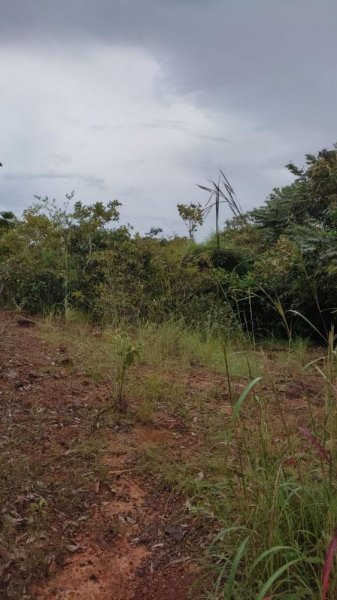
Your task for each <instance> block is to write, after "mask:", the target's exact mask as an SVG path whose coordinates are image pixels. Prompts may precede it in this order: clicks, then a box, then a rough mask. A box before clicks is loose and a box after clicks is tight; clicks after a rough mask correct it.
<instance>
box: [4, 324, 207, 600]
mask: <svg viewBox="0 0 337 600" xmlns="http://www.w3.org/2000/svg"><path fill="white" fill-rule="evenodd" d="M0 327H1V337H0V339H1V344H0V356H1V363H0V364H1V371H0V383H1V394H0V400H1V405H2V409H1V423H0V430H1V439H2V442H1V447H2V448H1V449H2V452H3V456H4V460H5V461H6V462H5V463H4V466H1V468H2V469H5V468H6V465H7V467H8V465H9V467H10V468H9V470H8V469H7V471H6V476H7V482H6V485H4V486H3V489H2V490H1V500H2V513H1V516H2V526H3V534H2V537H1V548H2V550H1V553H0V565H1V566H0V585H1V592H0V596H1V597H2V598H8V599H12V598H15V599H19V598H20V599H21V598H26V599H28V598H31V599H36V600H47V599H48V600H49V599H50V600H70V599H78V600H81V599H82V600H89V599H90V600H112V599H114V600H131V599H134V600H140V599H143V600H145V599H150V598H151V599H156V598H158V600H159V599H161V598H163V597H165V598H168V600H180V599H181V600H183V599H185V598H187V597H188V590H189V588H190V586H191V584H192V583H193V581H194V580H195V579H196V577H197V575H198V568H197V566H196V565H197V563H196V557H197V555H198V548H197V547H196V545H195V531H194V521H193V519H192V518H191V517H190V516H189V515H188V514H187V513H186V507H185V501H184V498H183V497H181V496H179V495H177V494H173V493H172V492H171V491H170V490H165V489H163V488H162V487H161V486H160V485H158V483H157V482H156V480H154V479H150V478H145V477H144V475H143V474H142V473H141V472H139V469H137V458H138V456H139V454H140V453H141V452H142V451H144V450H146V449H148V448H151V447H157V446H159V445H163V444H167V445H168V446H170V445H171V446H176V445H178V446H179V444H182V441H181V439H180V438H181V435H182V434H181V433H180V432H179V431H174V422H173V423H172V420H170V428H168V429H165V428H164V427H162V426H161V427H160V428H158V427H156V426H142V425H136V426H134V427H131V426H130V427H127V428H126V430H123V427H121V428H116V430H115V431H111V430H105V431H104V432H103V431H102V434H100V436H95V438H94V439H93V438H92V436H91V430H90V427H91V424H92V418H91V411H92V410H93V409H94V408H95V406H100V405H101V402H102V398H103V397H104V389H101V388H100V387H99V386H97V385H94V384H93V383H92V382H91V381H90V380H88V378H87V377H86V376H85V374H83V373H81V372H78V371H77V370H76V366H75V362H76V359H75V358H74V357H69V356H68V351H67V348H66V347H64V346H60V347H59V348H52V347H49V345H48V344H47V343H45V342H44V341H43V340H41V338H40V336H39V334H38V331H37V326H35V325H34V324H31V325H30V323H29V322H20V321H18V319H17V318H16V316H15V315H13V314H10V313H1V324H0ZM185 437H186V434H184V439H185Z"/></svg>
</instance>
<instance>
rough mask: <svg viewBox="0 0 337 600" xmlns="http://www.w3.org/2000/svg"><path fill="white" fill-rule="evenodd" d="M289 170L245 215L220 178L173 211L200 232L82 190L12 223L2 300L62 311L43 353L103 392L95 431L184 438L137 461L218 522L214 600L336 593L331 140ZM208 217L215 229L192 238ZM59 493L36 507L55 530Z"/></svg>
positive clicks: (204, 517)
mask: <svg viewBox="0 0 337 600" xmlns="http://www.w3.org/2000/svg"><path fill="white" fill-rule="evenodd" d="M288 169H289V170H290V172H291V173H292V174H293V175H294V182H293V183H292V184H291V185H288V186H286V187H284V188H282V189H274V190H273V192H272V193H271V194H270V196H269V197H268V199H267V201H266V202H265V204H264V205H263V206H262V207H260V208H257V209H255V210H253V211H251V212H249V213H243V212H242V210H241V207H240V205H239V203H238V201H237V199H236V198H235V194H234V190H233V189H232V188H231V186H230V184H229V182H228V180H227V179H226V177H225V176H224V174H223V173H221V176H220V179H219V181H218V183H214V182H213V183H212V184H211V187H205V186H203V189H205V191H207V192H208V193H209V194H210V199H209V200H208V202H206V204H205V206H204V207H202V206H201V205H200V204H198V205H197V204H193V203H192V204H190V205H186V206H185V205H178V211H179V214H180V216H181V217H182V218H183V220H184V221H185V222H186V224H187V226H188V233H189V236H188V238H185V237H178V236H174V237H171V238H166V237H164V236H162V232H161V230H159V229H153V228H152V229H151V230H150V231H149V233H148V234H147V235H145V236H141V235H139V234H133V233H132V231H131V229H130V228H128V227H124V226H120V225H119V223H118V221H119V206H120V204H119V202H118V201H117V200H115V201H112V202H110V203H108V205H107V206H105V205H103V204H102V203H100V202H96V203H95V204H92V205H89V206H85V205H83V204H82V203H81V202H76V203H75V204H74V207H73V208H70V205H71V203H72V200H73V194H70V195H69V196H68V197H67V202H66V205H65V206H64V208H63V209H60V208H58V206H57V205H56V203H55V201H50V200H49V199H48V198H47V197H46V198H37V199H36V200H37V202H36V203H35V204H34V205H33V206H32V207H31V208H29V209H27V210H26V211H25V212H24V214H23V216H22V217H21V218H17V217H15V216H14V215H13V214H12V213H8V212H6V213H2V214H1V215H0V258H1V265H0V269H1V270H0V290H1V295H0V300H1V302H2V306H3V307H11V308H15V309H17V310H24V311H26V312H28V313H30V314H39V315H44V316H45V317H49V318H51V319H53V318H57V319H60V317H61V323H62V326H60V325H55V320H52V321H51V322H52V323H53V328H52V329H48V332H49V333H48V335H47V334H46V332H45V333H44V335H45V336H47V337H48V342H49V343H55V344H57V345H58V346H59V345H60V344H62V343H64V342H66V344H67V346H69V347H71V349H72V350H71V354H72V355H73V356H76V365H77V367H78V368H79V369H81V373H85V376H86V377H89V378H90V379H91V381H92V382H93V384H94V385H97V386H98V387H100V386H103V387H104V389H106V390H107V394H106V397H105V402H104V403H103V406H102V405H100V406H96V405H95V404H93V405H92V406H91V407H90V411H89V412H90V414H87V413H86V414H85V416H84V417H83V418H85V419H86V421H85V423H86V425H85V427H86V430H87V435H92V436H99V435H102V431H103V435H105V433H104V428H106V427H108V428H109V427H111V424H112V423H113V425H114V426H117V427H119V426H120V424H121V422H123V423H124V425H125V423H126V422H127V424H128V426H131V424H132V423H134V422H135V421H139V422H141V423H147V424H148V423H154V422H155V421H156V419H158V418H159V417H158V415H163V414H165V415H166V416H167V415H169V417H170V418H172V419H173V418H174V419H175V422H178V421H179V423H180V425H181V427H183V428H184V431H186V432H188V434H187V437H188V436H190V439H191V440H192V441H191V443H190V449H191V451H190V452H186V453H185V454H184V452H183V453H182V454H180V455H179V456H177V454H176V449H172V448H171V449H168V448H167V447H166V446H163V447H162V448H160V447H156V448H155V449H153V448H152V449H149V450H147V451H146V452H145V453H144V452H142V453H140V455H139V456H138V467H139V469H140V470H146V471H147V472H150V473H151V474H152V475H153V476H154V477H156V478H157V479H158V481H159V482H160V484H161V485H164V486H166V487H167V486H169V487H174V488H178V489H179V490H182V491H183V492H184V494H185V497H186V498H187V506H188V509H189V512H190V513H191V514H193V515H196V516H197V517H198V518H200V520H201V521H202V522H203V523H204V524H206V525H205V527H206V528H207V527H208V528H209V531H210V532H211V538H212V540H211V539H209V540H208V549H207V554H206V559H205V562H206V563H207V566H208V569H207V573H208V578H207V579H206V580H205V588H206V589H207V591H206V592H205V594H204V597H208V598H212V599H214V600H215V599H219V598H223V599H224V600H234V599H235V600H251V599H252V598H254V600H271V599H273V600H276V599H277V598H282V599H288V600H291V599H294V600H295V599H297V600H300V599H306V600H318V599H322V600H327V599H328V598H331V599H332V598H334V597H336V593H337V575H336V573H335V572H334V568H333V566H334V555H335V553H336V550H337V538H336V530H337V529H336V528H337V501H336V485H337V479H336V474H337V471H336V459H337V442H336V440H337V410H336V406H337V405H336V385H337V362H336V336H335V327H336V324H337V323H336V314H337V311H336V307H337V292H336V286H335V283H334V282H335V280H334V276H335V274H336V271H337V146H336V147H334V148H333V149H331V150H322V151H320V152H319V153H318V154H317V155H307V156H306V164H305V167H303V168H298V167H296V166H295V165H293V164H292V163H290V164H289V165H288ZM222 203H226V204H227V205H228V206H229V207H230V209H231V211H232V215H233V216H232V219H231V220H229V221H228V222H226V223H225V224H221V223H220V217H219V215H220V212H219V209H220V205H221V204H222ZM213 209H214V212H215V216H216V226H215V234H214V235H212V236H210V238H209V239H208V240H206V241H204V242H202V243H196V242H195V240H194V239H193V234H194V233H195V231H196V229H197V226H198V225H199V226H201V225H202V223H203V221H204V218H205V217H206V216H207V214H208V213H209V212H210V211H213ZM57 322H58V323H59V321H57ZM97 326H99V329H98V333H99V337H97V336H96V335H94V334H95V331H96V333H97V330H95V329H93V328H95V327H97ZM51 331H52V333H51ZM315 342H319V344H320V347H318V346H317V344H316V345H315ZM275 344H277V346H276V349H275ZM322 346H323V348H324V349H323V350H322ZM196 373H198V374H199V375H200V373H201V374H202V376H203V382H204V383H205V381H206V385H204V386H199V385H198V377H197V376H196ZM310 386H311V387H310ZM81 418H82V415H81ZM36 423H37V424H36V427H35V425H34V427H35V429H38V430H39V431H40V429H39V427H40V425H39V423H38V422H37V420H36ZM35 429H34V431H35ZM25 431H26V430H25ZM89 431H90V434H89V433H88V432H89ZM34 435H37V434H36V433H34ZM95 440H96V437H95ZM195 440H197V441H198V443H194V441H195ZM81 447H82V446H81ZM9 451H10V449H9V450H8V452H9ZM95 452H96V451H95ZM96 454H97V452H96ZM96 454H95V456H96ZM73 459H74V457H73V455H71V460H73ZM67 460H68V458H67ZM86 460H88V457H87V458H86ZM90 460H92V457H91V456H90ZM95 460H96V459H95ZM19 466H20V465H18V468H19ZM92 469H93V473H94V474H95V476H96V470H97V469H98V466H97V464H96V462H94V467H92ZM14 475H15V477H16V479H17V478H18V476H17V474H14ZM14 475H13V477H14ZM80 475H81V473H80ZM38 477H39V478H40V479H43V477H42V475H41V473H39V474H38ZM9 487H12V488H13V489H15V488H16V484H15V481H14V480H13V481H12V483H11V484H10V486H9ZM48 490H49V488H48V489H46V490H42V491H41V493H40V494H39V495H38V496H34V497H33V500H34V502H33V503H30V504H29V511H30V513H29V514H30V516H29V519H30V520H31V521H32V522H33V523H34V519H35V520H38V521H39V522H41V523H42V524H43V528H44V527H45V522H46V520H48V519H47V513H48V509H49V506H50V505H52V504H51V498H50V494H49V492H48ZM0 491H1V494H2V496H3V500H4V502H5V503H6V502H8V500H7V497H6V491H5V490H0ZM48 494H49V495H48ZM45 499H47V504H46V503H45ZM238 500H239V501H238ZM64 510H65V509H64ZM27 519H28V517H27ZM29 519H28V521H27V522H30V521H29ZM34 527H35V525H34ZM9 529H10V528H9ZM9 529H8V528H7V529H6V532H7V530H8V531H9ZM6 535H7V533H6ZM8 535H9V537H10V531H9V534H8ZM6 540H7V538H6ZM6 543H7V542H6ZM8 543H9V542H8ZM209 572H211V573H212V581H211V584H210V582H209ZM329 594H330V595H329Z"/></svg>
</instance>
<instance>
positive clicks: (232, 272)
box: [0, 147, 337, 340]
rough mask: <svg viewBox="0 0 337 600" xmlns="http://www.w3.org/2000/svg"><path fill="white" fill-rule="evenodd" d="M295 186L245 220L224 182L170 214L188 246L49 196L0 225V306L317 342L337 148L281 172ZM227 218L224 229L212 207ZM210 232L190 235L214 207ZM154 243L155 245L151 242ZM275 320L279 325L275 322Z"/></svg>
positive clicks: (329, 271) (326, 289)
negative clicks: (223, 208)
mask: <svg viewBox="0 0 337 600" xmlns="http://www.w3.org/2000/svg"><path fill="white" fill-rule="evenodd" d="M288 169H289V171H290V172H291V173H292V174H293V175H294V177H295V179H294V182H293V183H292V184H290V185H287V186H285V187H283V188H281V189H274V191H273V192H272V193H271V194H270V196H269V197H268V199H267V201H266V202H265V204H264V206H262V207H260V208H258V209H255V210H253V211H251V212H250V213H246V214H243V213H242V210H241V207H240V205H239V203H238V201H237V199H236V196H235V193H234V190H233V188H232V187H231V185H230V184H229V182H228V180H227V178H226V177H225V175H224V174H223V173H221V177H220V179H219V182H218V183H215V182H213V183H212V187H205V186H200V187H202V189H204V190H206V191H208V193H210V199H209V201H208V202H207V203H206V204H205V206H204V207H202V205H201V204H195V203H191V204H189V205H183V204H180V205H178V211H179V214H180V215H181V217H182V218H183V219H184V221H185V222H186V223H187V226H188V231H189V238H190V239H186V238H184V237H177V236H173V237H165V236H164V235H163V233H162V230H161V229H160V228H150V230H149V232H148V233H147V234H146V235H145V236H141V235H139V234H132V232H131V228H130V227H129V226H128V227H125V226H119V225H118V220H119V207H120V203H119V202H118V200H113V201H111V202H109V203H108V204H107V205H104V204H103V203H102V202H95V203H93V204H89V205H84V204H82V203H81V202H80V201H76V202H75V203H74V205H73V208H70V207H71V205H72V203H73V200H74V193H73V192H72V193H71V194H68V195H67V196H66V202H65V205H64V207H63V208H60V207H59V206H58V205H57V204H56V202H55V201H54V200H50V199H49V198H48V197H45V198H41V197H36V200H37V202H36V203H35V204H34V205H33V206H32V207H30V208H29V209H27V210H26V211H24V213H23V216H22V218H21V219H17V218H16V217H15V216H14V215H13V214H12V213H11V212H3V213H1V215H0V289H1V290H2V294H1V296H0V298H1V301H2V303H4V304H7V305H8V304H9V305H12V306H15V307H17V308H19V309H26V310H28V311H30V312H33V313H34V312H35V313H44V314H48V313H50V312H54V313H55V312H56V313H62V314H65V315H66V314H67V312H68V311H69V310H71V309H75V310H80V311H82V312H85V313H86V314H87V315H89V317H90V319H92V320H94V321H96V322H101V323H118V322H125V321H129V322H130V323H136V322H137V321H138V320H144V321H153V322H163V321H165V320H167V319H172V318H173V319H175V320H177V321H178V322H179V321H181V322H183V323H184V324H185V325H187V326H189V327H198V328H201V329H202V330H204V331H210V330H212V331H215V330H217V331H219V329H220V331H222V332H224V331H233V330H236V331H237V333H240V334H241V333H245V334H247V335H248V336H249V337H250V338H251V339H252V340H254V339H256V337H257V336H260V337H265V336H267V335H270V334H272V335H276V336H278V337H284V335H286V336H287V337H289V336H293V335H309V336H312V335H313V333H312V332H313V330H312V329H310V328H308V326H307V324H306V322H305V321H304V320H300V319H298V318H297V317H295V316H294V315H295V313H296V312H301V313H302V314H304V315H305V316H306V318H307V319H309V321H311V322H312V323H313V324H314V325H315V327H316V328H317V329H318V330H319V331H320V332H321V333H323V334H324V335H325V334H326V332H327V331H328V330H329V329H330V326H331V324H333V325H337V321H336V315H337V312H336V310H335V308H336V306H337V296H336V288H335V285H334V276H335V274H336V272H337V192H336V189H337V188H336V183H337V149H336V147H334V148H333V149H332V150H322V151H320V152H319V153H318V154H317V155H311V154H310V155H309V154H308V155H306V164H305V167H303V168H298V167H296V166H295V165H293V164H292V163H289V165H288ZM221 203H224V204H226V205H227V206H228V207H229V208H230V210H231V212H232V214H233V217H232V219H231V220H229V221H227V222H226V223H225V225H224V227H223V228H222V229H220V225H219V206H220V205H221ZM214 206H215V208H216V234H215V235H213V236H211V237H210V238H209V239H208V240H206V241H205V242H203V243H199V244H197V243H195V242H194V240H193V234H194V232H195V231H196V228H197V226H198V225H201V224H202V223H203V220H204V217H205V216H206V215H207V214H209V212H210V211H211V210H212V208H213V207H214ZM158 234H160V237H159V235H158ZM280 315H281V316H282V318H280Z"/></svg>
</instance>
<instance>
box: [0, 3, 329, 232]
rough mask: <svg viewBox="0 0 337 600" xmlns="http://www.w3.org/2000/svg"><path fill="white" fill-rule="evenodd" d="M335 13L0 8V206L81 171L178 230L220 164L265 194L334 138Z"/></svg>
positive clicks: (221, 6)
mask: <svg viewBox="0 0 337 600" xmlns="http://www.w3.org/2000/svg"><path fill="white" fill-rule="evenodd" d="M336 23H337V4H336V2H335V0H324V1H322V2H318V0H282V1H281V0H170V2H168V1H167V0H96V1H95V2H92V0H58V2H55V1H54V0H11V2H7V3H5V2H2V6H1V20H0V47H1V56H2V59H1V56H0V63H1V64H0V68H1V73H2V77H1V79H2V81H1V84H0V97H1V99H2V107H3V108H2V112H1V114H0V126H1V131H2V139H1V140H0V152H1V156H0V159H1V160H3V161H4V163H5V164H9V167H8V169H9V172H8V174H7V176H6V175H5V173H3V174H0V202H1V206H3V205H4V204H6V202H8V200H7V198H8V194H10V197H11V199H13V200H11V201H13V202H15V203H16V205H17V206H18V207H19V206H20V207H21V206H22V205H23V204H24V201H26V200H24V198H27V194H29V193H31V191H32V192H33V193H36V191H38V190H34V191H33V188H34V182H35V183H36V182H38V183H39V185H41V186H42V184H44V185H46V184H48V186H49V188H51V189H52V195H56V194H59V195H60V196H61V197H62V196H64V193H65V192H66V191H69V190H67V189H65V188H64V186H66V185H67V182H68V184H70V183H71V184H73V181H74V186H75V183H76V185H77V189H78V194H81V195H82V196H84V198H85V199H88V200H90V198H91V197H92V196H91V194H92V192H93V191H94V190H97V193H101V194H103V195H104V193H105V194H106V197H107V199H110V198H111V196H112V197H114V196H115V193H117V192H118V190H123V195H124V197H123V198H122V197H121V198H120V199H121V201H122V202H124V204H125V213H126V214H125V218H126V219H128V220H130V221H133V217H134V218H136V219H137V223H136V226H137V227H139V228H142V227H143V228H144V229H145V230H148V222H149V221H150V220H151V219H152V218H155V220H156V224H158V219H159V218H161V220H162V222H163V223H167V224H168V226H169V227H172V226H173V225H172V224H174V223H176V227H177V229H178V228H179V227H181V226H180V225H179V223H178V219H177V217H176V216H175V205H176V203H178V202H186V201H189V200H195V199H196V198H197V199H199V198H201V196H199V195H198V191H197V189H196V187H195V184H196V183H199V182H200V183H202V182H203V180H205V179H206V178H207V177H214V176H216V172H217V169H218V168H220V167H221V168H223V169H224V170H225V172H226V173H227V174H228V176H229V178H230V179H231V181H232V183H233V185H234V187H235V188H236V190H237V193H238V195H239V197H240V200H241V202H242V204H243V205H244V206H245V207H246V208H249V207H251V206H254V205H256V204H259V203H261V202H262V201H263V200H264V198H265V196H266V195H267V194H268V193H269V192H270V191H271V189H272V187H273V186H275V185H283V184H284V183H286V182H288V181H289V176H288V174H287V172H286V171H285V170H283V169H282V165H284V164H285V163H286V162H288V160H290V159H293V160H295V161H297V162H299V163H300V164H301V163H302V162H303V155H304V153H305V152H310V151H315V150H318V149H319V148H320V147H323V146H329V145H331V144H332V143H333V142H334V141H336V139H337V133H336V131H337V116H336V111H335V104H336V96H337V78H336V77H335V60H336V54H337V39H336V35H335V29H336ZM1 61H2V62H1ZM4 110H5V111H8V114H5V115H4ZM63 153H64V155H65V158H64V159H63V160H62V156H63ZM27 163H29V164H27ZM11 165H15V168H14V166H13V167H11ZM67 165H68V166H69V167H70V165H71V167H70V168H69V172H68V176H67V174H66V173H65V171H66V169H65V167H66V166H67ZM11 169H12V170H11ZM27 169H31V173H32V176H31V177H30V178H29V177H26V178H24V177H23V176H22V174H24V173H25V172H26V171H27ZM20 173H21V176H18V174H19V175H20ZM34 173H35V174H36V175H34ZM24 182H26V184H27V185H26V187H25V188H23V187H22V186H23V184H24ZM48 186H46V187H48ZM131 188H132V190H133V192H132V194H131V193H130V194H129V193H128V191H127V190H128V189H131ZM134 189H136V190H138V200H137V194H135V193H134ZM20 190H21V192H20ZM108 190H111V194H110V193H108ZM46 192H47V193H49V190H46ZM103 199H104V198H103ZM180 230H181V231H183V229H182V228H180Z"/></svg>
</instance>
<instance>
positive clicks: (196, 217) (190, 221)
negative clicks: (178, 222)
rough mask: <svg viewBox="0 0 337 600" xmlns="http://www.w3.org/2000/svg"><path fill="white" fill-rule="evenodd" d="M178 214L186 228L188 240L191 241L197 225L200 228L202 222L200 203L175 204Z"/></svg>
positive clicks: (202, 213)
mask: <svg viewBox="0 0 337 600" xmlns="http://www.w3.org/2000/svg"><path fill="white" fill-rule="evenodd" d="M177 208H178V213H179V215H180V216H181V218H182V219H183V221H184V223H185V224H186V225H187V228H188V235H189V238H190V240H193V238H194V234H195V232H196V230H197V228H198V225H200V226H202V225H203V222H204V209H203V207H202V205H201V204H200V203H198V204H194V203H193V202H191V203H190V204H177Z"/></svg>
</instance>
